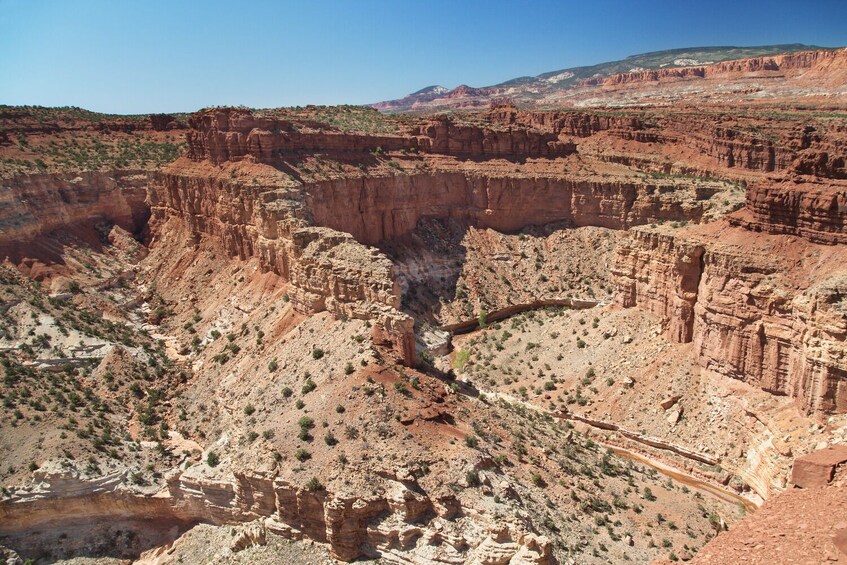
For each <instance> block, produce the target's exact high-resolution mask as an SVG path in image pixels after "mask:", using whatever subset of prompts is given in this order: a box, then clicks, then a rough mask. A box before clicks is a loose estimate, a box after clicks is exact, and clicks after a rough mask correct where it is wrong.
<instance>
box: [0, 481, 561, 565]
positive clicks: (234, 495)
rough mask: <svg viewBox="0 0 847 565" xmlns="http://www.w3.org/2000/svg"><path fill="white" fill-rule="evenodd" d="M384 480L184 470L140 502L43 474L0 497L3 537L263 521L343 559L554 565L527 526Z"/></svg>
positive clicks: (19, 539) (118, 490) (125, 493)
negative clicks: (367, 484) (328, 487)
mask: <svg viewBox="0 0 847 565" xmlns="http://www.w3.org/2000/svg"><path fill="white" fill-rule="evenodd" d="M383 478H384V479H385V480H386V482H387V484H388V485H389V487H388V488H386V494H384V495H375V496H355V495H345V494H341V493H330V492H327V491H325V490H322V489H321V490H316V491H310V490H306V489H305V488H301V487H296V486H294V485H291V484H290V483H288V482H286V481H284V480H281V479H277V478H275V477H274V476H273V475H262V474H245V473H234V474H226V475H222V476H209V475H205V474H204V473H203V472H194V471H192V470H188V471H185V472H176V473H174V474H172V475H171V476H170V477H169V478H168V480H167V486H166V488H165V489H164V490H162V491H161V492H158V493H156V494H155V495H152V496H143V495H139V494H136V493H133V492H131V491H129V490H127V489H126V488H125V487H121V486H118V484H111V483H109V484H105V483H102V481H101V482H99V483H96V484H95V483H88V482H86V481H82V480H79V479H75V478H73V477H65V476H58V475H44V476H42V477H41V483H39V484H38V485H36V487H34V488H33V489H32V490H29V491H26V490H23V489H18V490H16V491H13V492H12V494H11V498H7V499H5V500H3V501H0V540H3V541H4V543H10V544H11V545H13V546H15V547H16V548H19V550H20V551H23V552H29V551H37V550H38V549H39V547H40V545H39V544H41V543H42V540H41V539H40V534H39V533H38V532H44V531H45V528H46V531H48V532H55V531H56V530H58V529H62V528H67V527H72V526H76V525H79V524H80V523H81V522H85V523H88V524H92V525H93V524H95V523H98V522H102V521H110V520H133V519H135V520H139V521H156V522H158V523H161V524H163V525H164V526H166V527H172V526H173V525H181V528H182V529H183V530H184V529H187V528H188V527H190V526H191V525H193V524H197V523H209V524H214V525H223V524H233V523H239V522H252V521H255V520H262V519H264V524H265V527H266V528H267V529H268V530H269V531H272V532H274V533H277V534H280V535H283V536H285V537H288V538H290V539H310V540H313V541H316V542H319V543H325V544H327V546H328V548H329V551H330V554H331V555H332V556H333V557H334V558H336V559H339V560H342V561H354V560H355V559H357V558H359V557H369V558H385V559H387V560H389V561H393V562H398V563H414V564H421V565H425V564H436V563H456V564H458V563H467V562H472V563H489V562H512V563H526V564H530V563H534V564H539V565H540V564H547V563H552V553H551V545H550V542H549V540H547V538H545V537H544V536H539V535H537V534H534V533H532V532H531V531H529V530H528V529H527V528H526V526H525V525H523V524H519V523H515V522H503V521H499V520H498V521H494V520H493V518H492V517H488V516H485V515H483V514H480V513H478V512H475V511H474V510H473V509H470V508H463V507H462V504H461V502H460V501H459V499H458V498H456V497H455V496H454V495H452V494H447V493H445V494H443V495H440V496H439V495H436V496H431V495H428V494H427V493H425V492H423V491H422V490H421V489H420V487H419V486H418V485H417V483H416V481H415V479H414V477H411V476H402V477H393V478H390V477H389V478H385V477H383ZM510 560H511V561H510Z"/></svg>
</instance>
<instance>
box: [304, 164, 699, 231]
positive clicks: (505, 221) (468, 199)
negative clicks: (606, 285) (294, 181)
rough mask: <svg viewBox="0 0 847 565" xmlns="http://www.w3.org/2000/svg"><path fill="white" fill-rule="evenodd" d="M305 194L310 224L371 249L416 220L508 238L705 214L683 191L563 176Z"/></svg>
mask: <svg viewBox="0 0 847 565" xmlns="http://www.w3.org/2000/svg"><path fill="white" fill-rule="evenodd" d="M304 189H305V191H306V195H307V197H306V205H307V209H308V212H309V213H310V214H311V216H312V218H313V220H314V222H315V223H316V224H318V225H322V226H328V227H332V228H334V229H337V230H340V231H343V232H346V233H350V234H353V236H354V237H355V238H356V239H357V240H359V241H361V242H363V243H366V244H369V245H375V244H377V243H379V242H380V241H385V240H390V239H394V238H398V237H401V236H403V235H406V234H408V233H409V232H411V231H412V230H413V229H415V226H416V225H417V223H418V221H419V220H420V219H421V218H453V219H457V220H461V221H463V222H466V223H468V224H469V225H474V226H478V227H483V228H492V229H495V230H498V231H503V232H514V231H518V230H520V229H522V228H524V227H526V226H529V225H544V224H547V223H550V222H566V223H568V224H570V225H573V226H597V227H605V228H611V229H627V228H629V227H630V226H633V225H640V224H647V223H651V222H660V221H665V220H667V221H671V220H682V221H699V220H700V218H701V217H702V215H703V211H704V207H703V203H702V202H701V201H698V200H697V199H696V196H695V195H694V194H693V192H689V191H687V190H686V189H682V188H680V189H679V190H677V191H674V190H673V189H672V188H671V187H670V186H661V185H657V184H654V183H650V182H644V181H642V180H636V179H630V180H626V179H624V180H618V179H600V178H589V179H583V178H580V177H570V176H569V175H567V174H559V175H556V176H548V177H545V176H542V175H538V174H536V175H534V176H524V175H520V176H515V177H509V176H502V175H499V174H497V173H493V174H485V173H484V172H461V173H457V172H446V171H445V172H432V173H427V174H412V175H402V176H400V175H398V176H382V177H362V178H356V179H340V180H335V181H326V182H318V183H314V184H309V185H306V186H305V187H304ZM351 205H352V210H351ZM351 212H352V213H351Z"/></svg>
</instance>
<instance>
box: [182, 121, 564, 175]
mask: <svg viewBox="0 0 847 565" xmlns="http://www.w3.org/2000/svg"><path fill="white" fill-rule="evenodd" d="M189 124H190V126H191V130H190V131H189V132H188V134H187V139H188V156H189V157H190V158H191V159H194V160H198V161H199V160H204V159H205V160H209V161H211V162H213V163H222V162H224V161H240V160H242V159H244V158H245V157H247V156H250V157H252V158H254V159H255V160H257V161H260V162H270V161H273V160H274V159H279V158H282V157H286V156H294V155H299V154H308V153H316V152H317V153H324V152H325V153H334V154H345V153H346V154H349V153H353V154H367V153H369V152H372V151H376V150H382V151H400V150H404V151H406V150H412V151H422V152H426V153H443V154H448V155H453V156H456V157H463V158H475V159H491V158H509V159H523V158H528V157H557V156H564V155H569V154H571V153H573V152H574V151H575V147H574V145H573V144H572V143H567V142H563V141H560V140H559V139H558V137H557V136H556V135H555V134H553V133H550V132H547V131H538V130H534V129H530V128H525V127H515V128H507V129H492V128H487V127H482V126H478V125H467V124H457V123H454V122H453V120H451V119H450V118H447V117H445V118H439V119H435V120H433V121H431V122H429V123H426V124H424V125H421V126H419V127H416V128H413V129H412V131H410V132H409V133H408V134H405V135H403V134H395V135H373V134H363V133H355V134H354V133H341V132H338V131H333V130H330V129H326V128H325V126H317V125H316V128H314V129H313V128H304V127H303V126H302V125H300V126H295V125H294V124H293V123H291V122H289V121H287V120H283V119H276V118H266V117H257V116H254V115H253V113H252V112H250V111H249V110H234V109H224V110H209V111H206V112H202V113H200V114H198V115H196V116H194V117H192V118H191V119H190V120H189ZM317 128H320V129H317Z"/></svg>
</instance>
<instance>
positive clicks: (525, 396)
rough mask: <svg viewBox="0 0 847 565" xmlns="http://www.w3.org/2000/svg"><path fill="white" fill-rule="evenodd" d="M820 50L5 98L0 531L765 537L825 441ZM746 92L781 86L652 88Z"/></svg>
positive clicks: (694, 540)
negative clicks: (771, 91) (398, 99)
mask: <svg viewBox="0 0 847 565" xmlns="http://www.w3.org/2000/svg"><path fill="white" fill-rule="evenodd" d="M843 59H844V50H825V51H813V52H797V53H788V54H785V55H768V56H765V57H757V58H752V59H745V60H734V61H723V62H717V63H714V64H712V65H699V66H695V67H681V68H668V69H661V70H649V71H638V72H633V73H627V74H623V75H621V74H616V75H614V76H611V77H605V78H603V79H602V81H601V80H600V79H597V80H596V81H595V82H591V80H593V79H591V80H589V81H587V82H585V81H584V82H583V83H581V84H580V85H578V87H577V88H580V89H586V90H585V96H589V95H590V96H592V97H596V96H605V97H606V98H604V100H606V102H607V104H606V105H604V106H603V107H602V108H593V107H591V105H585V106H577V107H570V108H568V107H561V108H557V109H538V108H533V107H524V106H522V105H514V104H512V103H510V102H503V101H500V102H497V103H494V104H491V105H490V106H488V105H486V106H484V107H475V110H474V111H468V112H451V113H449V114H437V115H431V114H422V115H409V114H398V115H393V114H387V115H386V114H380V113H378V112H377V111H375V110H372V109H368V108H361V107H336V108H324V107H306V108H296V109H294V108H292V109H274V110H250V109H245V108H210V109H204V110H200V111H198V112H196V113H194V114H191V115H154V116H147V117H131V118H130V117H103V116H92V115H88V114H85V113H80V112H77V111H74V112H65V113H62V112H61V111H58V110H48V109H44V110H39V109H37V108H14V107H5V108H4V109H3V111H2V112H0V120H2V122H3V131H4V137H2V138H0V155H2V157H3V159H4V160H3V163H4V165H5V167H4V171H3V175H2V181H0V184H2V188H1V190H2V194H0V256H2V258H3V260H4V264H3V267H2V272H0V275H2V281H0V282H2V285H3V294H2V308H0V311H2V315H3V320H4V328H5V329H4V331H3V333H2V334H0V357H2V361H3V367H4V376H5V379H4V381H3V388H2V393H3V399H4V402H5V405H6V407H7V408H8V410H7V411H6V413H4V415H3V416H2V420H0V423H2V429H3V430H4V434H3V435H4V436H5V437H6V438H7V439H4V440H3V441H2V442H0V453H3V459H4V461H9V465H8V467H7V468H6V469H3V470H0V471H2V479H3V481H4V485H6V486H4V490H3V494H2V500H0V544H2V545H3V546H8V547H9V548H10V550H9V551H11V550H14V551H16V552H18V553H20V555H21V556H23V557H28V558H29V557H31V558H36V559H43V560H45V561H58V560H63V559H71V558H73V557H79V556H88V557H92V558H98V559H99V558H102V559H132V560H138V562H140V563H167V562H171V561H172V560H174V559H176V557H174V556H180V559H181V558H182V557H185V558H186V559H189V561H190V558H191V555H190V552H189V553H182V552H184V551H188V550H186V549H184V548H186V547H190V544H192V543H195V542H193V541H192V539H193V537H192V536H201V535H211V536H215V535H220V536H223V535H224V533H225V534H226V536H229V532H230V531H231V532H232V535H231V536H229V538H227V539H228V540H229V541H227V542H226V543H225V544H224V545H225V547H223V546H222V547H221V548H220V551H221V552H222V553H220V554H219V555H218V557H219V558H221V559H224V560H226V559H228V558H232V556H235V555H237V554H238V553H240V552H247V553H245V554H244V555H249V552H260V551H262V550H261V548H262V547H266V546H267V547H271V546H273V547H279V544H289V543H290V544H295V545H291V546H290V547H291V551H296V552H301V551H305V549H304V548H307V547H308V546H307V545H306V544H305V542H306V541H309V540H311V542H315V543H317V544H320V547H323V548H325V550H326V552H327V555H328V556H329V557H330V558H332V559H336V560H341V561H353V560H356V559H383V560H386V561H389V562H397V563H421V564H430V563H461V562H470V563H506V562H511V563H554V562H561V563H570V562H580V563H583V562H584V563H595V562H596V563H601V562H609V561H610V560H611V561H619V560H623V559H632V560H635V561H638V562H650V561H652V560H654V559H658V558H665V557H668V556H669V555H673V556H674V557H675V558H677V557H680V556H682V555H686V556H687V557H688V558H691V557H693V558H694V559H695V562H696V560H698V559H701V556H702V560H703V561H702V562H710V561H708V559H710V557H709V556H713V555H728V554H729V553H724V552H725V551H729V552H730V553H731V551H730V550H728V549H725V548H724V549H722V546H721V544H722V543H729V544H732V543H737V540H735V541H734V538H736V537H738V535H742V534H741V532H743V529H742V528H745V527H750V528H752V529H751V530H750V531H753V532H757V535H759V534H761V535H767V529H766V528H764V527H760V526H758V525H756V524H757V522H755V521H756V520H757V516H758V515H759V513H760V512H761V513H762V514H761V516H762V518H761V520H763V522H762V523H765V524H772V522H773V520H774V519H773V518H772V516H774V515H784V513H785V512H790V508H791V503H790V501H791V500H793V499H797V500H801V499H802V500H801V502H798V505H799V507H805V506H804V505H806V504H807V503H806V502H803V501H805V500H806V498H805V497H807V494H806V493H807V492H811V491H807V489H805V488H804V489H799V488H798V489H795V488H794V487H793V486H792V483H791V479H790V472H791V469H792V466H795V463H794V462H795V458H802V457H803V456H805V455H807V454H809V453H815V452H816V451H817V450H819V449H822V448H824V447H829V446H833V445H835V446H837V445H841V444H844V443H845V442H847V346H845V338H847V310H845V308H846V307H845V302H844V301H845V297H846V296H847V278H845V271H844V268H843V265H844V264H845V259H847V255H845V253H847V251H845V249H847V248H845V247H844V243H845V242H847V226H845V220H847V214H845V212H844V206H845V200H844V195H845V189H847V169H845V163H847V125H845V116H847V115H845V114H844V112H843V104H842V102H843V99H842V98H838V97H839V96H843V95H844V93H842V92H841V91H839V90H838V89H839V88H840V86H839V85H842V86H843V82H841V80H842V79H841V77H842V76H843V74H842V73H843V68H844V65H843ZM750 73H756V74H761V73H779V75H780V76H779V78H778V79H775V80H776V81H779V82H780V84H783V83H784V84H783V86H785V84H787V85H788V86H785V88H786V89H787V90H786V91H785V93H783V97H784V98H783V99H777V100H770V101H769V102H768V103H767V104H765V103H762V102H759V101H756V102H750V101H749V100H745V99H741V98H739V99H734V101H733V102H732V103H727V102H726V101H723V100H718V101H715V102H714V103H712V104H709V105H704V106H701V107H697V106H696V101H694V99H691V100H687V102H686V103H675V104H673V105H666V104H664V103H657V102H656V101H657V100H667V99H668V98H666V97H673V96H675V94H674V89H675V88H676V87H677V86H678V85H679V83H680V82H685V81H690V80H703V81H710V80H714V81H724V80H730V79H733V77H736V78H737V77H738V76H739V75H743V74H750ZM757 76H758V75H757ZM811 82H814V83H815V84H816V85H818V86H819V88H821V89H824V88H831V90H832V93H831V96H830V97H829V98H826V100H825V101H822V100H823V98H821V99H817V98H814V97H810V98H809V99H808V100H806V101H805V102H804V104H805V105H800V104H797V103H795V102H794V99H793V98H791V96H793V95H794V94H793V93H794V92H795V90H792V89H800V88H805V86H806V85H807V84H808V83H811ZM789 86H790V88H789ZM589 90H590V92H589ZM648 91H649V96H647V94H645V93H648ZM466 94H467V93H466ZM642 95H644V96H642ZM622 96H630V97H632V98H631V99H637V100H638V101H639V105H638V106H637V107H635V106H633V107H627V108H625V109H621V108H618V107H616V106H617V104H616V103H617V101H619V100H620V97H622ZM821 96H823V95H821ZM459 98H461V97H459ZM454 99H458V98H456V97H454ZM645 100H651V101H652V102H651V103H649V104H648V103H643V102H644V101H645ZM642 103H643V104H642ZM39 112H41V113H40V114H39ZM86 136H91V139H94V140H95V141H90V145H87V146H86V147H88V148H89V149H88V150H87V151H80V150H78V149H76V148H72V145H73V144H70V143H68V144H67V145H66V143H67V140H69V139H72V138H75V137H79V138H80V139H89V138H88V137H86ZM183 138H184V140H183ZM85 143H89V141H85ZM57 148H58V149H57ZM798 460H799V459H798ZM796 468H797V467H796V466H795V469H796ZM669 470H670V471H669ZM662 473H664V475H662ZM839 481H840V475H839V474H838V473H835V479H834V485H827V486H819V488H822V489H824V491H822V492H825V493H826V494H825V495H822V496H826V497H832V500H833V501H834V502H833V504H840V503H841V502H839V501H842V502H843V495H841V494H840V491H839V490H838V488H839V485H840V482H839ZM816 488H818V487H816ZM798 492H799V493H800V494H797V493H798ZM715 493H723V494H722V495H720V496H718V495H716V494H715ZM730 494H731V495H732V496H730ZM739 500H741V501H744V502H746V504H744V503H742V504H741V506H742V508H741V509H739V507H738V504H737V502H738V501H739ZM762 504H763V506H762V509H757V508H758V506H760V505H762ZM785 508H788V510H786V509H785ZM810 508H811V507H810ZM748 510H749V511H750V513H751V516H748V517H746V518H745V517H744V516H743V514H744V513H745V512H747V511H748ZM810 512H811V510H810ZM814 519H815V520H820V518H819V517H818V518H814ZM745 524H748V525H749V524H753V525H752V526H745ZM830 526H831V528H830ZM206 527H208V528H212V529H210V530H203V529H202V528H206ZM768 527H773V526H772V525H771V526H768ZM826 527H827V528H830V529H833V528H834V529H833V531H835V529H837V528H838V526H837V525H827V526H826ZM727 528H729V532H723V530H725V529H727ZM126 532H133V533H132V534H131V535H129V534H127V533H126ZM203 532H206V534H204V533H203ZM209 532H211V533H209ZM215 532H217V533H215ZM763 532H764V533H763ZM226 536H224V537H226ZM283 540H287V541H283ZM722 540H729V541H722ZM216 543H223V542H216ZM297 544H299V545H297ZM286 547H288V546H286ZM727 547H729V546H727ZM839 547H840V546H838V545H837V544H836V545H835V546H833V548H832V550H831V551H832V555H836V556H837V558H839V559H844V558H845V557H844V556H843V555H840V554H838V553H837V552H839V551H841V550H840V549H839ZM730 549H731V548H730ZM842 553H843V552H842ZM304 559H306V558H305V557H304ZM713 562H715V561H713ZM718 562H719V561H718Z"/></svg>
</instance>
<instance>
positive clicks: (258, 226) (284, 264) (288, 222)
mask: <svg viewBox="0 0 847 565" xmlns="http://www.w3.org/2000/svg"><path fill="white" fill-rule="evenodd" d="M176 170H177V171H179V167H177V168H176ZM192 171H193V172H191V173H187V172H186V171H185V170H182V171H180V172H175V171H171V172H167V173H165V174H163V175H160V176H157V177H156V178H155V179H154V180H153V181H152V182H151V184H150V187H149V197H148V198H149V202H150V205H151V210H152V215H153V217H152V224H153V225H152V231H153V232H154V233H156V234H158V235H157V236H156V237H168V236H167V232H168V230H167V228H165V226H166V224H167V222H168V221H177V222H181V223H183V224H184V225H186V226H187V227H188V230H189V231H190V232H191V233H193V234H194V235H195V236H196V237H200V236H201V235H206V236H212V237H215V238H217V239H218V240H219V241H221V242H222V243H223V245H224V247H225V249H226V250H227V251H228V252H229V253H230V254H231V255H233V256H236V257H239V258H241V259H247V258H251V257H259V258H260V260H261V262H262V265H263V267H264V268H266V269H270V270H273V271H274V272H276V273H277V274H279V275H280V276H282V277H283V278H285V279H287V280H289V281H290V283H291V286H292V289H291V292H290V295H291V300H292V302H293V304H294V306H295V308H296V309H297V310H299V311H300V312H303V313H315V312H321V311H324V310H328V311H330V312H333V313H334V314H336V315H343V316H347V317H354V318H364V319H374V320H376V321H377V325H378V327H379V329H377V330H375V332H377V333H378V334H379V335H378V337H379V340H378V341H379V343H380V344H383V345H387V346H388V347H389V349H391V350H392V351H393V352H394V353H395V354H396V355H397V356H398V357H399V358H400V359H401V360H403V361H404V362H406V363H409V364H412V363H414V338H413V336H411V335H410V334H411V332H412V323H413V322H412V320H411V318H409V317H408V316H406V315H405V314H402V313H401V312H399V311H398V310H397V308H398V307H399V304H400V297H399V289H398V288H397V286H396V283H395V282H394V278H393V275H392V268H393V267H392V265H391V262H390V261H389V260H388V259H387V258H386V257H385V256H384V255H382V254H380V253H378V252H377V251H376V250H375V249H369V248H366V247H364V246H362V245H361V244H359V243H358V242H356V241H355V239H353V238H352V237H351V236H350V235H349V234H345V233H341V232H338V231H334V230H332V229H328V228H318V227H311V226H309V225H308V224H307V223H306V222H305V221H304V220H303V219H302V216H303V212H302V210H301V204H300V203H299V202H298V201H297V200H295V199H294V197H295V196H296V194H294V193H292V192H287V191H286V190H284V189H278V190H265V191H263V190H261V189H259V188H245V187H243V186H239V185H236V184H234V183H232V182H230V180H229V179H225V178H221V176H220V175H215V174H214V173H213V172H211V171H208V170H205V169H202V168H201V169H200V170H199V171H198V170H197V169H193V170H192ZM210 173H211V174H210ZM295 192H296V191H295ZM155 243H156V238H155V237H154V240H153V244H154V245H155Z"/></svg>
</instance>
